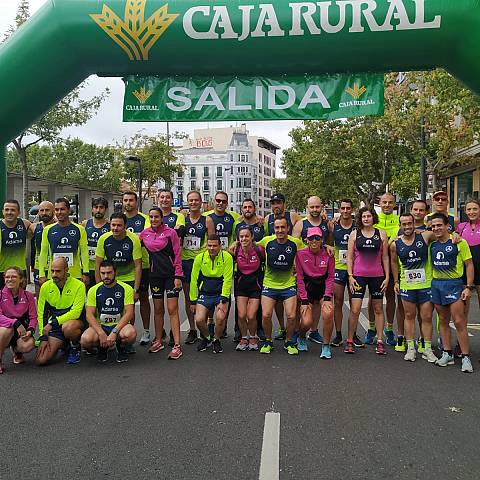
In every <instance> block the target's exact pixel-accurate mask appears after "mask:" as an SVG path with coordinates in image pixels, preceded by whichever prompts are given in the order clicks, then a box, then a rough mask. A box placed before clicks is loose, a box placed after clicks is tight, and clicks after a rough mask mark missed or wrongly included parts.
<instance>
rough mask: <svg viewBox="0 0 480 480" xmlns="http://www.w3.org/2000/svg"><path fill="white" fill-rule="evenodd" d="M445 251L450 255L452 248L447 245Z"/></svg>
mask: <svg viewBox="0 0 480 480" xmlns="http://www.w3.org/2000/svg"><path fill="white" fill-rule="evenodd" d="M445 251H446V252H448V253H450V252H452V251H453V247H452V246H451V245H447V246H446V247H445Z"/></svg>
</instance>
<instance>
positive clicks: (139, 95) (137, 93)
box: [133, 87, 175, 220]
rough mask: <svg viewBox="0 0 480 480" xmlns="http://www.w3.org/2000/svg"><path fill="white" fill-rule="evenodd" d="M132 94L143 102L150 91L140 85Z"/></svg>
mask: <svg viewBox="0 0 480 480" xmlns="http://www.w3.org/2000/svg"><path fill="white" fill-rule="evenodd" d="M133 94H134V95H135V96H136V97H137V100H138V101H139V102H140V103H145V102H146V101H147V100H148V99H149V98H150V97H151V96H152V91H151V90H147V89H146V88H145V87H142V88H140V90H134V91H133ZM173 220H175V219H173Z"/></svg>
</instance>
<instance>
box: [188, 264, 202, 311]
mask: <svg viewBox="0 0 480 480" xmlns="http://www.w3.org/2000/svg"><path fill="white" fill-rule="evenodd" d="M202 257H203V255H197V256H196V257H195V260H194V261H193V267H192V277H191V280H190V302H191V303H192V304H195V303H197V298H198V275H199V273H200V266H201V264H202Z"/></svg>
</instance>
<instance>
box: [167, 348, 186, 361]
mask: <svg viewBox="0 0 480 480" xmlns="http://www.w3.org/2000/svg"><path fill="white" fill-rule="evenodd" d="M182 355H183V352H182V349H181V348H180V345H173V348H172V351H171V352H170V353H169V354H168V359H169V360H178V359H179V358H180V357H181V356H182Z"/></svg>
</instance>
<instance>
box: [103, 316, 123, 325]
mask: <svg viewBox="0 0 480 480" xmlns="http://www.w3.org/2000/svg"><path fill="white" fill-rule="evenodd" d="M119 321H120V314H119V313H118V314H117V315H112V314H108V313H102V314H100V323H102V324H104V325H106V324H107V323H118V322H119Z"/></svg>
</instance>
